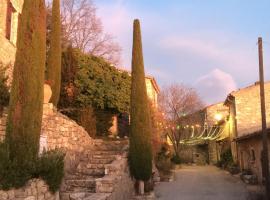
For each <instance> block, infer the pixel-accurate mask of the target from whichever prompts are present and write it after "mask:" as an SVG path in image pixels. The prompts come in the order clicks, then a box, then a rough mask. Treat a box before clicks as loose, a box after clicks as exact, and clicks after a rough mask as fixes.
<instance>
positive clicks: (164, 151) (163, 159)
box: [156, 143, 172, 174]
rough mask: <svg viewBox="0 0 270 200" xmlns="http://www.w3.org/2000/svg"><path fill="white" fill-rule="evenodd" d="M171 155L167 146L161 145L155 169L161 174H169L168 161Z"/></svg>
mask: <svg viewBox="0 0 270 200" xmlns="http://www.w3.org/2000/svg"><path fill="white" fill-rule="evenodd" d="M170 158H171V153H170V151H169V147H168V145H167V144H166V143H165V144H163V145H162V147H161V150H160V152H159V153H158V155H157V158H156V167H157V169H158V170H159V171H160V172H161V173H163V174H170V172H171V169H172V163H171V161H170Z"/></svg>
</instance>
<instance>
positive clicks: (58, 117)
mask: <svg viewBox="0 0 270 200" xmlns="http://www.w3.org/2000/svg"><path fill="white" fill-rule="evenodd" d="M6 117H7V114H6V111H5V113H4V115H3V117H2V118H0V140H3V139H4V137H5V129H6ZM92 146H93V139H92V138H91V137H90V136H89V135H88V133H87V132H86V131H85V130H84V128H83V127H81V126H79V125H78V124H77V123H76V122H75V121H73V120H71V119H69V118H68V117H66V116H65V115H63V114H61V113H59V112H57V111H56V110H55V109H54V108H53V106H52V104H44V108H43V119H42V130H41V139H40V151H43V150H44V149H45V150H50V149H56V148H58V149H59V148H61V149H64V150H65V151H66V152H67V155H66V160H65V167H66V170H72V169H73V167H75V166H76V165H77V163H78V160H79V159H80V157H81V156H83V154H82V153H83V152H84V151H85V150H87V149H90V148H91V147H92Z"/></svg>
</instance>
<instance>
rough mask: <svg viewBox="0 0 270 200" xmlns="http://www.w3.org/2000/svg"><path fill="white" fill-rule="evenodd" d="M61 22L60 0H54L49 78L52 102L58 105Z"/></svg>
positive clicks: (49, 53)
mask: <svg viewBox="0 0 270 200" xmlns="http://www.w3.org/2000/svg"><path fill="white" fill-rule="evenodd" d="M61 54H62V51H61V22H60V0H53V6H52V20H51V32H50V49H49V52H48V65H47V80H48V81H49V82H50V83H51V88H52V97H51V100H50V102H51V103H53V105H54V106H57V104H58V101H59V97H60V85H61Z"/></svg>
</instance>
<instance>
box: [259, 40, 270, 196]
mask: <svg viewBox="0 0 270 200" xmlns="http://www.w3.org/2000/svg"><path fill="white" fill-rule="evenodd" d="M258 50H259V71H260V99H261V115H262V143H263V152H262V156H263V157H262V171H263V177H264V178H265V200H269V199H270V188H269V186H270V185H269V161H268V141H267V140H268V139H267V130H266V114H265V95H264V74H263V47H262V38H261V37H259V38H258Z"/></svg>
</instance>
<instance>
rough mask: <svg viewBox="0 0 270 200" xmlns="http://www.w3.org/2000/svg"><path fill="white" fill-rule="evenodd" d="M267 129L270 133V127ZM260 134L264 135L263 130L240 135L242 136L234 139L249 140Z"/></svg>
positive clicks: (238, 140) (269, 133) (237, 140)
mask: <svg viewBox="0 0 270 200" xmlns="http://www.w3.org/2000/svg"><path fill="white" fill-rule="evenodd" d="M266 131H267V134H268V135H270V128H267V130H266ZM260 136H262V130H259V131H255V132H252V133H249V134H246V135H243V136H240V137H236V138H235V139H234V140H235V141H236V142H241V141H244V140H248V139H252V138H256V137H260Z"/></svg>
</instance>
